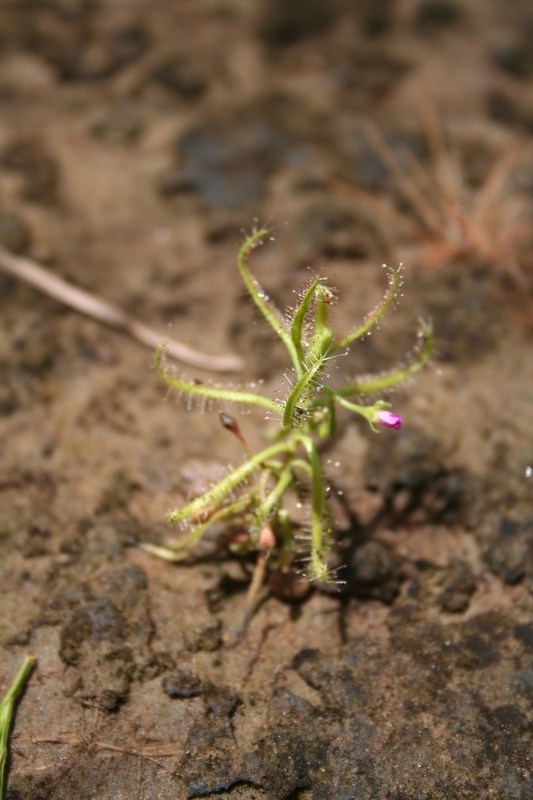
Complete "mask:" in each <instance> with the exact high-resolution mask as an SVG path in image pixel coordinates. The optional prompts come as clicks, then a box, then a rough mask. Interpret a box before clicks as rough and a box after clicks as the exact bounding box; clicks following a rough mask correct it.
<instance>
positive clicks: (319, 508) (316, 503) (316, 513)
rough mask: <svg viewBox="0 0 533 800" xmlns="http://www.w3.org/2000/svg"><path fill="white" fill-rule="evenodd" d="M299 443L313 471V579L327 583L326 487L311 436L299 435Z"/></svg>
mask: <svg viewBox="0 0 533 800" xmlns="http://www.w3.org/2000/svg"><path fill="white" fill-rule="evenodd" d="M297 438H298V440H299V442H300V443H301V444H302V445H303V447H304V448H305V451H306V453H307V458H308V459H309V464H310V466H311V471H312V476H313V479H312V486H313V489H312V492H313V495H312V503H311V569H312V573H313V579H314V580H316V581H321V582H325V581H326V580H327V576H328V568H327V564H326V559H325V556H324V541H323V529H322V516H323V508H324V486H323V483H322V470H321V469H320V460H319V458H318V453H317V450H316V447H315V444H314V442H313V440H312V439H311V437H310V436H304V435H303V434H299V435H298V436H297Z"/></svg>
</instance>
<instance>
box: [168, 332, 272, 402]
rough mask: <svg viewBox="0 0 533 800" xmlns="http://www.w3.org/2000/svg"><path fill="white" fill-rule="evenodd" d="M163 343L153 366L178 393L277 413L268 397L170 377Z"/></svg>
mask: <svg viewBox="0 0 533 800" xmlns="http://www.w3.org/2000/svg"><path fill="white" fill-rule="evenodd" d="M164 348H165V342H161V344H160V345H159V346H158V348H157V350H156V351H155V365H156V368H157V371H158V372H159V374H160V375H161V377H162V378H163V380H164V381H165V383H168V385H169V386H172V387H173V388H174V389H178V390H179V391H180V392H185V393H186V394H188V395H191V396H193V397H205V398H206V399H209V400H220V401H222V402H225V403H244V404H245V405H255V406H262V407H263V408H268V409H269V411H276V412H278V413H279V411H280V408H279V406H278V405H277V404H276V403H275V402H274V401H273V400H270V399H269V398H268V397H263V396H262V395H260V394H254V392H247V391H244V390H242V389H229V388H227V387H225V386H213V385H212V384H208V383H195V382H193V381H189V380H185V379H183V378H178V377H175V376H174V375H170V374H169V373H168V372H167V371H166V369H165V367H164V366H163V361H162V359H163V351H164Z"/></svg>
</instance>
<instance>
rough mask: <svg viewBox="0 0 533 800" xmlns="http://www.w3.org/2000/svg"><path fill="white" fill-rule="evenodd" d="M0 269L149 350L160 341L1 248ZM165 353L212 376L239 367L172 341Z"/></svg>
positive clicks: (230, 358)
mask: <svg viewBox="0 0 533 800" xmlns="http://www.w3.org/2000/svg"><path fill="white" fill-rule="evenodd" d="M0 269H1V270H3V271H4V272H7V273H8V274H9V275H12V276H14V277H15V278H18V279H19V280H21V281H24V283H27V284H28V285H29V286H31V287H32V288H34V289H38V290H39V291H40V292H43V293H44V294H47V295H48V296H49V297H52V298H53V299H54V300H57V301H58V302H60V303H63V305H66V306H69V307H70V308H73V309H74V310H75V311H79V312H80V313H81V314H85V315H86V316H88V317H92V319H96V320H98V322H102V323H103V324H104V325H109V326H110V327H111V328H115V329H116V330H121V331H124V333H127V334H129V335H130V336H132V337H133V338H134V339H137V341H138V342H141V344H144V345H146V346H147V347H150V348H151V349H153V350H155V348H156V347H157V346H158V345H160V344H161V340H162V339H163V338H164V337H163V336H161V334H160V333H158V332H157V331H155V330H153V328H149V327H148V326H146V325H143V323H142V322H138V321H137V320H136V319H134V318H133V317H132V316H130V315H129V314H127V313H126V312H125V311H124V310H123V309H122V308H120V307H119V306H117V305H115V304H114V303H110V302H109V301H108V300H105V299H104V298H102V297H98V296H96V295H93V294H89V292H86V291H84V290H83V289H79V288H78V287H76V286H72V285H71V284H70V283H67V281H65V280H63V279H62V278H59V277H58V276H57V275H53V274H52V273H51V272H49V271H48V270H46V269H44V267H41V266H40V264H37V263H36V262H35V261H31V260H30V259H29V258H21V257H20V256H15V255H13V253H10V252H9V251H8V250H5V249H4V248H2V247H0ZM166 349H167V351H168V352H169V353H170V354H171V355H172V356H173V357H174V358H176V359H178V361H182V362H183V363H185V364H190V365H191V366H194V367H200V368H201V369H209V370H213V371H215V372H235V371H237V370H240V369H242V366H243V365H242V361H241V359H240V358H237V357H236V356H208V355H205V354H204V353H199V352H198V351H197V350H193V349H192V348H191V347H188V346H187V345H186V344H183V343H182V342H178V341H176V340H175V339H168V341H167V343H166Z"/></svg>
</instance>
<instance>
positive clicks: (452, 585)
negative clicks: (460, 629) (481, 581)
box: [439, 561, 476, 614]
mask: <svg viewBox="0 0 533 800" xmlns="http://www.w3.org/2000/svg"><path fill="white" fill-rule="evenodd" d="M475 590H476V580H475V578H474V575H473V574H472V570H471V569H470V567H469V566H468V564H465V563H464V562H462V561H459V562H456V563H455V564H454V565H453V566H452V573H451V575H450V576H449V577H448V578H447V580H446V583H445V585H444V590H443V592H442V594H441V596H440V599H439V602H440V606H441V608H442V610H443V611H447V612H449V613H452V614H454V613H460V612H462V611H466V609H467V608H468V604H469V602H470V598H471V596H472V594H473V593H474V592H475Z"/></svg>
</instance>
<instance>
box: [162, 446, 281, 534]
mask: <svg viewBox="0 0 533 800" xmlns="http://www.w3.org/2000/svg"><path fill="white" fill-rule="evenodd" d="M293 448H294V445H292V444H291V443H290V442H280V443H279V444H275V445H272V446H271V447H267V448H266V449H265V450H262V451H261V452H260V453H258V454H257V455H255V456H253V458H250V459H249V460H248V461H245V462H244V464H241V466H240V467H237V468H236V469H234V470H232V471H231V472H230V473H229V474H228V475H226V476H225V477H224V478H222V480H220V481H219V482H218V483H217V484H215V486H212V487H211V488H210V489H208V490H207V492H204V494H202V495H200V496H199V497H195V498H194V499H193V500H191V501H190V502H189V503H187V504H186V505H184V506H183V507H182V508H179V509H176V510H175V511H169V512H168V514H167V520H168V521H169V522H181V521H182V520H185V519H187V517H192V516H195V515H196V514H201V512H202V511H204V510H206V509H212V508H213V507H214V508H216V507H217V506H219V505H220V504H221V503H222V502H223V501H224V499H225V498H226V497H227V496H228V495H229V494H230V493H231V492H233V491H234V490H236V489H237V488H238V487H239V486H240V484H241V483H243V482H244V481H245V480H247V479H248V478H249V476H250V475H251V474H252V473H253V472H255V470H256V469H259V467H261V466H262V464H263V463H264V462H265V461H267V460H268V459H269V458H272V457H273V456H276V455H278V453H287V452H289V451H290V450H292V449H293Z"/></svg>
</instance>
